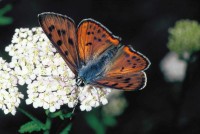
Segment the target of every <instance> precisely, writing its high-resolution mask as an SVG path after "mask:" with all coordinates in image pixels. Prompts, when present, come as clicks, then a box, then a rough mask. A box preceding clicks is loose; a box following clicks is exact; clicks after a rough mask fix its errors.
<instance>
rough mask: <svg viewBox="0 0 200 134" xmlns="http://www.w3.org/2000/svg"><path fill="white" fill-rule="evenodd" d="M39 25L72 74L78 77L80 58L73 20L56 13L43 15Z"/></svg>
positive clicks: (40, 16) (40, 17)
mask: <svg viewBox="0 0 200 134" xmlns="http://www.w3.org/2000/svg"><path fill="white" fill-rule="evenodd" d="M38 17H39V23H40V25H41V27H42V29H43V31H44V32H45V34H46V35H47V36H48V38H49V39H50V41H51V42H52V44H53V45H54V46H55V48H56V49H57V51H58V52H59V53H60V54H61V56H62V57H63V59H64V60H65V62H66V63H67V65H68V66H69V68H70V69H71V70H72V72H73V73H74V74H75V75H77V71H78V67H79V57H78V50H77V35H76V27H75V24H74V22H73V20H72V19H70V18H69V17H67V16H63V15H60V14H55V13H42V14H40V15H39V16H38Z"/></svg>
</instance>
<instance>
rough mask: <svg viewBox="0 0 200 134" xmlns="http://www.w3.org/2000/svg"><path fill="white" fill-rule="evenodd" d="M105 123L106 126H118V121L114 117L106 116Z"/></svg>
mask: <svg viewBox="0 0 200 134" xmlns="http://www.w3.org/2000/svg"><path fill="white" fill-rule="evenodd" d="M103 123H104V124H105V126H109V127H113V126H115V125H116V124H117V120H116V119H115V118H114V117H113V116H104V118H103Z"/></svg>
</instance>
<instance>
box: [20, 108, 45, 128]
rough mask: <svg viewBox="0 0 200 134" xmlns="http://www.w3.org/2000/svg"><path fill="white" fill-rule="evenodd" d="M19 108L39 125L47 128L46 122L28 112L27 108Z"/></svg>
mask: <svg viewBox="0 0 200 134" xmlns="http://www.w3.org/2000/svg"><path fill="white" fill-rule="evenodd" d="M18 110H19V111H20V112H22V113H23V114H24V115H26V116H27V117H29V118H30V119H31V120H32V121H34V122H35V123H37V124H38V125H39V126H41V127H42V128H45V124H44V123H42V122H41V121H40V120H38V119H37V118H35V117H34V116H33V115H31V114H29V113H28V112H26V111H25V110H23V109H21V108H18Z"/></svg>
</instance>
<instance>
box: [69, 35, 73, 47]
mask: <svg viewBox="0 0 200 134" xmlns="http://www.w3.org/2000/svg"><path fill="white" fill-rule="evenodd" d="M68 43H69V44H70V45H72V46H73V45H74V41H73V40H72V38H70V37H69V38H68Z"/></svg>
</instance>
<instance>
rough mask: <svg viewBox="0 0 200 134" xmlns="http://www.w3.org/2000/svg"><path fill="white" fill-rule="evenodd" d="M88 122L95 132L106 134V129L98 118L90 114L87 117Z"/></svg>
mask: <svg viewBox="0 0 200 134" xmlns="http://www.w3.org/2000/svg"><path fill="white" fill-rule="evenodd" d="M85 119H86V122H87V123H88V125H89V126H90V127H91V128H92V129H93V130H94V131H95V133H96V134H105V128H104V126H103V123H101V122H100V120H99V119H98V118H97V116H96V115H95V114H94V113H92V112H90V113H87V114H86V115H85Z"/></svg>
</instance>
